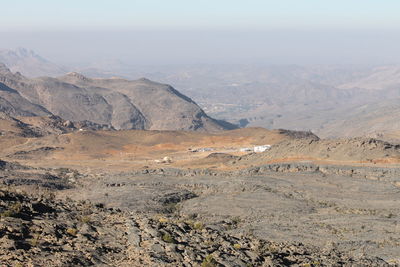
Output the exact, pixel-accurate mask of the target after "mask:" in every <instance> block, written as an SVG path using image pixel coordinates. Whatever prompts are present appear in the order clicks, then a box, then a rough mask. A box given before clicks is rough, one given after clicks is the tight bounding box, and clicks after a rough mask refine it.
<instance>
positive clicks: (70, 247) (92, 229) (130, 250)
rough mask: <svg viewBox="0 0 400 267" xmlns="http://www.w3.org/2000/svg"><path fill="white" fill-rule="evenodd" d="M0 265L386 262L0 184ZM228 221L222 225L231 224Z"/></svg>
mask: <svg viewBox="0 0 400 267" xmlns="http://www.w3.org/2000/svg"><path fill="white" fill-rule="evenodd" d="M0 218H1V219H0V239H1V243H0V251H1V253H0V263H1V264H5V265H8V266H22V265H23V264H29V265H32V266H44V265H46V266H89V265H98V266H99V265H101V266H200V265H201V266H249V264H251V266H287V265H289V264H290V265H293V264H303V266H304V264H306V265H307V266H311V265H319V266H330V265H332V264H333V265H335V264H341V263H344V266H352V264H355V263H357V264H363V265H369V266H371V265H378V264H379V265H381V266H384V265H385V262H384V261H383V260H380V259H379V258H373V257H365V256H364V257H361V258H357V259H355V258H353V257H351V256H349V255H346V254H342V253H340V252H337V251H335V250H332V251H329V252H325V251H321V250H320V249H318V248H316V247H312V246H306V245H303V244H300V243H294V244H290V243H277V242H269V241H262V240H259V239H257V238H254V237H246V236H232V235H229V234H227V233H224V232H223V231H221V230H219V229H218V228H215V227H206V226H204V225H203V224H202V223H200V222H194V221H191V220H189V219H187V220H178V219H177V218H171V217H169V218H168V217H158V218H157V217H154V216H151V215H147V216H146V215H135V214H132V213H128V212H121V210H119V209H106V208H104V206H103V205H102V204H97V205H93V204H90V203H88V202H74V201H71V200H68V201H59V200H55V199H54V198H51V195H48V196H46V195H41V196H28V195H26V194H21V193H17V192H13V191H10V190H6V189H0ZM234 224H235V222H232V221H229V220H227V221H224V222H222V225H221V226H222V227H227V228H229V227H234Z"/></svg>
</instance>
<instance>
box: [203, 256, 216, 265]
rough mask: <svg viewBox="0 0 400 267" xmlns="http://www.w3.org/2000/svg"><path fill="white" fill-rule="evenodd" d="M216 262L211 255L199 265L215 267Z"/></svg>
mask: <svg viewBox="0 0 400 267" xmlns="http://www.w3.org/2000/svg"><path fill="white" fill-rule="evenodd" d="M216 266H217V261H216V260H215V259H214V257H213V256H212V255H207V256H206V257H205V258H204V260H203V262H202V263H201V267H216Z"/></svg>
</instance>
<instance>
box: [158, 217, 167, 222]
mask: <svg viewBox="0 0 400 267" xmlns="http://www.w3.org/2000/svg"><path fill="white" fill-rule="evenodd" d="M158 221H159V222H160V223H167V222H168V219H167V218H164V217H160V218H159V219H158Z"/></svg>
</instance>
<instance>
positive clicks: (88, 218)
mask: <svg viewBox="0 0 400 267" xmlns="http://www.w3.org/2000/svg"><path fill="white" fill-rule="evenodd" d="M90 221H91V219H90V216H82V217H81V218H80V222H82V223H90Z"/></svg>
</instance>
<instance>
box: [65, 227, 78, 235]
mask: <svg viewBox="0 0 400 267" xmlns="http://www.w3.org/2000/svg"><path fill="white" fill-rule="evenodd" d="M67 234H69V235H72V236H76V235H77V234H78V230H77V229H75V228H68V229H67Z"/></svg>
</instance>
